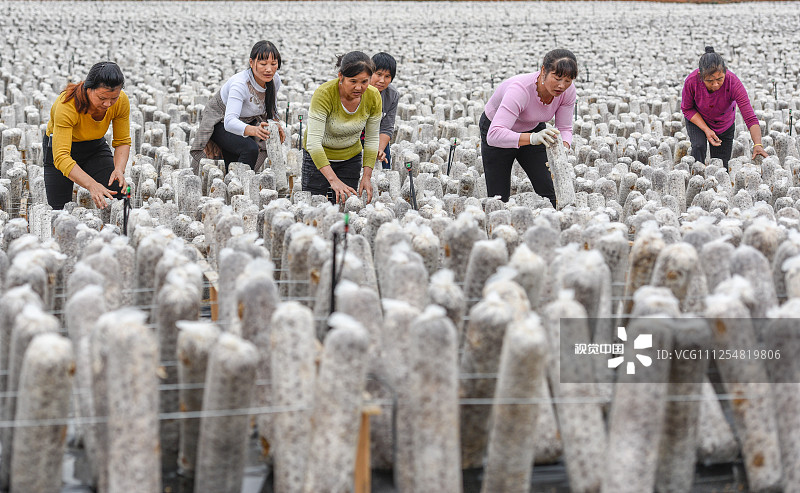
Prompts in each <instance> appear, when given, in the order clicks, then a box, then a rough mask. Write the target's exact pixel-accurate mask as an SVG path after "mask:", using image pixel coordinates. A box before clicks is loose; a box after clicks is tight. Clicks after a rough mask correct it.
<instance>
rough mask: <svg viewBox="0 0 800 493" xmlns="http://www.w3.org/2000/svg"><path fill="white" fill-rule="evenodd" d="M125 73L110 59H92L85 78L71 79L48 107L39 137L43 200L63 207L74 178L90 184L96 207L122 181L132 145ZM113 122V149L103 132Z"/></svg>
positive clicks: (119, 189)
mask: <svg viewBox="0 0 800 493" xmlns="http://www.w3.org/2000/svg"><path fill="white" fill-rule="evenodd" d="M124 85H125V77H124V76H123V75H122V70H120V68H119V66H118V65H117V64H116V63H114V62H102V63H96V64H94V65H93V66H92V68H91V69H90V70H89V73H88V74H87V75H86V79H85V80H83V81H81V82H79V83H77V84H69V85H68V86H67V88H66V89H64V91H63V92H62V93H61V94H60V95H59V96H58V98H56V101H55V102H54V103H53V106H52V107H51V108H50V121H49V122H48V123H47V130H46V131H45V137H44V140H43V142H42V150H43V154H44V186H45V190H46V192H47V203H48V204H50V206H51V207H52V208H53V209H56V210H59V209H63V208H64V204H66V203H67V202H69V201H71V200H72V188H73V182H74V183H77V184H78V185H80V186H82V187H83V188H85V189H87V190H89V193H91V195H92V201H94V203H95V205H96V206H97V207H98V208H101V209H102V208H104V207H106V205H107V203H106V198H110V199H113V198H114V194H116V193H118V192H120V191H121V190H122V189H123V188H124V187H125V177H124V176H123V175H124V173H125V165H126V164H127V162H128V155H129V154H130V150H131V124H130V114H131V107H130V103H129V102H128V96H127V95H126V94H125V93H124V92H123V91H122V87H123V86H124ZM109 125H113V129H114V133H113V135H114V139H113V140H112V141H111V145H112V147H114V153H113V154H112V153H111V149H109V147H108V142H106V139H105V134H106V132H108V127H109Z"/></svg>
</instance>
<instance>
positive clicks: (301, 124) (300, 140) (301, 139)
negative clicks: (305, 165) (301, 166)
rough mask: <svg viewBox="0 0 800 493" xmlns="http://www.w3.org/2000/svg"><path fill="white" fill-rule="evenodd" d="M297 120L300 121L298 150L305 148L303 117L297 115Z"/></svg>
mask: <svg viewBox="0 0 800 493" xmlns="http://www.w3.org/2000/svg"><path fill="white" fill-rule="evenodd" d="M297 118H298V119H299V120H300V138H299V139H297V148H298V149H302V148H303V115H297Z"/></svg>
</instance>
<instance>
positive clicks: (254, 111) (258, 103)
mask: <svg viewBox="0 0 800 493" xmlns="http://www.w3.org/2000/svg"><path fill="white" fill-rule="evenodd" d="M280 68H281V54H280V53H279V52H278V48H276V47H275V45H274V44H272V43H270V42H269V41H259V42H258V43H256V44H255V45H253V48H252V49H251V50H250V68H248V69H246V70H243V71H241V72H239V73H238V74H236V75H234V76H233V77H231V78H230V79H228V80H227V82H225V84H224V85H223V86H222V88H220V90H219V91H217V93H216V94H215V95H214V97H213V98H212V99H211V101H209V103H208V105H207V106H206V108H205V110H203V116H202V119H201V120H200V125H199V127H198V129H197V135H196V136H195V138H194V141H193V142H192V147H191V150H190V153H191V155H192V162H193V167H194V170H195V173H199V171H200V170H199V167H200V160H201V159H203V158H206V157H208V158H212V159H219V158H222V159H224V160H225V169H226V171H227V168H228V165H230V163H232V162H240V163H245V164H247V165H249V166H250V167H251V168H252V169H253V170H256V169H258V168H260V167H261V165H262V164H263V163H264V160H265V159H266V156H267V153H266V144H265V143H264V141H265V140H266V139H268V138H269V130H267V121H268V120H275V121H276V122H277V123H278V131H279V132H280V138H281V142H283V141H284V140H285V138H286V136H285V134H284V131H283V127H281V126H280V119H279V118H278V108H277V106H276V98H277V94H278V90H279V89H280V87H281V78H280V76H279V75H278V69H280Z"/></svg>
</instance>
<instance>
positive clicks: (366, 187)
mask: <svg viewBox="0 0 800 493" xmlns="http://www.w3.org/2000/svg"><path fill="white" fill-rule="evenodd" d="M362 169H363V170H364V171H363V174H362V176H361V181H360V182H359V184H358V196H359V197H361V192H367V202H366V203H367V204H369V203H370V202H372V168H370V167H368V166H364V168H362ZM365 205H366V204H365Z"/></svg>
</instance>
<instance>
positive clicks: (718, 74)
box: [681, 46, 768, 169]
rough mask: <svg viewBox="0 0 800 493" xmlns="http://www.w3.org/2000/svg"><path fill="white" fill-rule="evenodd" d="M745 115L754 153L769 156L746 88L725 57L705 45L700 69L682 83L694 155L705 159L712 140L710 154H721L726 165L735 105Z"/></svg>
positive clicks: (683, 101)
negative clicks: (731, 69) (726, 62)
mask: <svg viewBox="0 0 800 493" xmlns="http://www.w3.org/2000/svg"><path fill="white" fill-rule="evenodd" d="M737 106H738V107H739V112H741V114H742V118H744V123H745V125H747V128H748V129H749V130H750V137H751V138H752V139H753V155H752V157H751V159H755V158H756V156H763V157H767V155H768V154H767V153H766V151H764V146H762V145H761V127H760V126H759V125H758V118H756V114H755V112H754V111H753V107H752V106H751V105H750V98H749V97H748V96H747V90H745V88H744V85H743V84H742V82H741V81H740V80H739V78H738V77H736V75H735V74H734V73H733V72H731V71H730V70H728V67H727V66H726V65H725V60H724V59H723V58H722V57H721V56H720V55H719V54H718V53H716V52H715V51H714V48H712V47H711V46H706V52H705V53H704V54H703V56H701V57H700V63H699V67H698V69H697V70H695V71H694V72H692V73H691V74H689V76H688V77H687V78H686V82H685V83H684V84H683V93H682V95H681V111H683V116H685V117H686V132H687V133H688V134H689V140H690V141H691V143H692V157H693V158H695V160H697V161H700V162H705V160H706V148H707V143H708V144H711V157H712V158H719V159H721V160H722V164H723V165H724V166H725V169H728V161H729V160H730V159H731V152H732V150H733V138H734V137H735V136H736V128H735V127H736V125H735V122H736V107H737Z"/></svg>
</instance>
